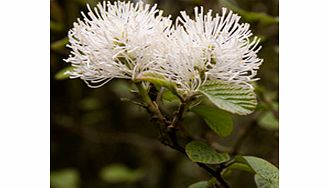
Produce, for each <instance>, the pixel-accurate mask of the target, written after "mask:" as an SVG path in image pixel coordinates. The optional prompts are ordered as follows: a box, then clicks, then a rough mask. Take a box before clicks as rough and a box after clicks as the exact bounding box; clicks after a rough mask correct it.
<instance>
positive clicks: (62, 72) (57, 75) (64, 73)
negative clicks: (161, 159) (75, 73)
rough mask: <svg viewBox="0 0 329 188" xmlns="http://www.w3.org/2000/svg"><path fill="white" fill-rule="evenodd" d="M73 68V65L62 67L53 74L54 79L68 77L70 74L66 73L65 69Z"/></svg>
mask: <svg viewBox="0 0 329 188" xmlns="http://www.w3.org/2000/svg"><path fill="white" fill-rule="evenodd" d="M73 69H74V67H72V66H68V67H65V68H63V69H62V70H60V71H58V72H57V73H56V74H55V79H56V80H65V79H68V78H69V77H70V76H69V75H68V74H66V72H67V71H71V70H73Z"/></svg>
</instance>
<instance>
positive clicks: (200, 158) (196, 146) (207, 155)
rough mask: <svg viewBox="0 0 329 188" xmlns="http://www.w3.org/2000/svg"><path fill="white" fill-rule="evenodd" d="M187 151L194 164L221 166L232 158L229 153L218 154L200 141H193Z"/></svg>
mask: <svg viewBox="0 0 329 188" xmlns="http://www.w3.org/2000/svg"><path fill="white" fill-rule="evenodd" d="M185 150H186V153H187V156H188V157H189V158H190V159H191V160H192V161H193V162H200V163H206V164H220V163H222V162H225V161H228V160H229V159H230V156H229V155H228V154H227V153H217V152H216V151H215V150H214V149H212V148H211V147H209V146H208V145H207V144H205V143H203V142H199V141H192V142H190V143H188V144H187V145H186V147H185Z"/></svg>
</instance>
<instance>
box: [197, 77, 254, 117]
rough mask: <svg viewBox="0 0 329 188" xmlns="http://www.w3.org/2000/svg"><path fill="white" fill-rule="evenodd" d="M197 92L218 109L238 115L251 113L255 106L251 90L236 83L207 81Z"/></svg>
mask: <svg viewBox="0 0 329 188" xmlns="http://www.w3.org/2000/svg"><path fill="white" fill-rule="evenodd" d="M199 91H200V92H201V93H202V94H203V95H204V96H206V97H207V98H208V99H209V100H210V101H211V102H212V103H213V104H214V105H215V106H217V107H218V108H221V109H223V110H226V111H228V112H231V113H235V114H239V115H247V114H250V113H252V112H253V111H254V109H255V108H256V105H257V101H256V95H255V93H254V91H253V89H252V88H251V87H248V86H244V85H241V84H237V83H230V82H225V81H220V80H212V81H207V82H206V83H205V84H204V85H203V86H201V87H200V89H199Z"/></svg>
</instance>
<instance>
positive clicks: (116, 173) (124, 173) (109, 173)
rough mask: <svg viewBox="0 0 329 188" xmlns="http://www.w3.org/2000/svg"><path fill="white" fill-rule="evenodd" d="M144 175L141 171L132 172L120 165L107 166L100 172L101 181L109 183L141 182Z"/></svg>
mask: <svg viewBox="0 0 329 188" xmlns="http://www.w3.org/2000/svg"><path fill="white" fill-rule="evenodd" d="M144 175H145V174H144V172H143V171H142V170H140V169H137V170H132V169H129V168H127V167H126V166H124V165H122V164H113V165H110V166H107V167H105V168H103V169H102V170H101V172H100V177H101V179H102V180H104V181H106V182H109V183H124V182H126V183H134V182H137V181H139V180H141V179H142V178H143V177H144Z"/></svg>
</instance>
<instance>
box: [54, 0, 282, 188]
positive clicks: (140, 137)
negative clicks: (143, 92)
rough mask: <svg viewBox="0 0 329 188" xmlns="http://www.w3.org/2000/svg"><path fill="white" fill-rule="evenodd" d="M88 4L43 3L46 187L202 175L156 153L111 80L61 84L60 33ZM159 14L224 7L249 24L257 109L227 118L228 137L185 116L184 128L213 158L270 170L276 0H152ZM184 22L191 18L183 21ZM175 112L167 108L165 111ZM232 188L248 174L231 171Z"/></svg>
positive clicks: (180, 181)
mask: <svg viewBox="0 0 329 188" xmlns="http://www.w3.org/2000/svg"><path fill="white" fill-rule="evenodd" d="M97 2H98V1H96V0H87V1H85V0H66V1H64V0H51V3H50V5H51V6H50V9H51V15H50V19H51V20H50V33H51V39H50V40H51V41H50V44H51V50H50V54H51V62H50V64H51V70H50V71H51V72H50V82H51V142H50V143H51V151H50V152H51V182H50V184H51V187H52V188H107V187H113V188H114V187H118V188H134V187H145V188H154V187H156V188H169V187H170V188H181V187H182V188H184V187H188V186H189V185H190V184H192V183H194V182H197V181H200V180H208V179H209V178H210V176H209V175H208V174H207V173H206V172H205V171H204V170H203V169H201V168H199V167H198V166H197V165H195V164H194V163H192V162H190V161H189V160H188V159H187V158H186V157H185V156H183V155H182V154H180V153H178V152H177V151H173V150H172V149H170V148H167V147H166V146H163V145H162V144H161V143H160V142H159V141H158V140H157V135H158V134H157V130H156V128H155V127H153V126H152V125H151V123H150V121H149V120H150V118H149V116H148V114H147V113H146V112H145V111H144V109H141V108H140V107H137V106H135V105H133V104H131V103H129V102H126V101H122V100H121V99H120V98H122V97H125V98H133V97H134V95H132V93H130V92H129V90H130V89H131V86H130V84H129V82H126V81H123V80H113V81H111V82H109V83H108V84H106V85H105V86H103V87H101V88H98V89H91V88H88V87H87V86H86V84H85V83H84V82H83V81H82V80H80V79H73V80H71V79H65V78H64V77H63V75H62V74H61V70H63V69H65V67H67V66H68V65H67V63H65V62H64V61H63V59H65V58H67V57H68V54H69V50H68V49H67V48H65V44H66V43H67V38H66V36H67V32H68V30H69V29H70V28H71V27H72V26H73V22H74V21H76V19H77V18H78V17H80V18H81V14H80V11H86V3H89V4H90V5H91V6H94V5H96V4H97ZM146 2H147V3H150V4H154V3H157V4H158V7H159V8H160V9H163V10H164V11H165V14H166V15H169V14H171V15H172V16H173V18H176V16H177V15H179V11H181V10H186V11H188V12H190V13H192V11H193V7H194V6H200V5H202V6H204V7H205V9H213V10H214V11H216V12H219V11H220V9H221V7H223V6H225V7H228V8H230V9H232V10H234V11H235V12H237V13H239V14H240V15H241V16H242V20H243V21H245V22H249V23H250V24H251V27H252V31H253V33H254V34H255V35H256V36H259V37H260V38H261V39H262V40H261V45H262V46H263V48H262V50H261V52H260V53H259V56H260V57H261V58H263V59H264V63H263V65H262V66H261V69H260V71H259V73H258V77H259V78H261V79H260V80H259V81H258V82H257V85H256V86H255V88H256V92H257V96H258V103H259V105H258V107H257V110H256V112H255V113H253V114H251V115H248V116H243V117H241V116H234V122H235V128H234V129H235V130H234V132H233V134H232V135H231V136H229V137H227V138H219V137H218V136H217V135H215V134H214V133H213V132H212V131H210V130H209V128H208V127H207V126H206V125H205V124H204V122H203V121H202V120H200V119H199V118H197V117H195V116H193V114H187V117H186V120H185V122H184V124H185V128H186V129H187V130H188V131H189V132H190V133H191V134H196V135H198V136H199V137H200V138H202V139H205V140H207V141H208V142H209V143H211V144H212V146H213V147H214V148H216V149H218V150H221V151H230V152H232V151H234V152H237V153H239V154H244V155H254V156H258V157H262V158H265V159H266V160H268V161H270V162H271V163H273V164H275V165H276V166H278V141H279V138H278V129H279V125H278V66H279V63H278V56H279V54H278V51H279V46H278V45H279V41H278V29H279V24H278V0H266V1H264V0H263V1H262V0H235V1H233V0H232V1H227V0H226V1H224V0H219V1H217V0H156V1H146ZM191 15H192V14H191ZM173 105H175V104H173ZM226 179H227V180H228V181H229V182H230V183H231V185H232V187H244V188H248V187H255V186H256V185H255V184H254V181H253V175H250V174H248V173H245V172H241V171H233V172H232V173H231V174H229V175H228V176H227V177H226Z"/></svg>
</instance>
